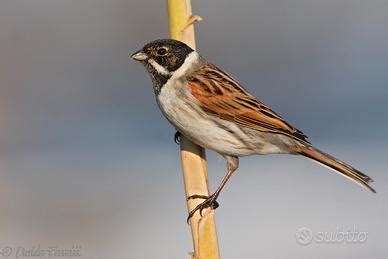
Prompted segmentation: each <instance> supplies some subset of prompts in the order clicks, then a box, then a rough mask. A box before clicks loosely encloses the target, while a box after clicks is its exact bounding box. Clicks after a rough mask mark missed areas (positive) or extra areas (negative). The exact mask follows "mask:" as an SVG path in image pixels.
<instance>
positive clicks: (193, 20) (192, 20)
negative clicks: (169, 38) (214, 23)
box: [181, 15, 203, 32]
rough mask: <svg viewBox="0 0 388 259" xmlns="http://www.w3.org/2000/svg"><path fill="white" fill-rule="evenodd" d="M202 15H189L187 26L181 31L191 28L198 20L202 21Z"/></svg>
mask: <svg viewBox="0 0 388 259" xmlns="http://www.w3.org/2000/svg"><path fill="white" fill-rule="evenodd" d="M202 20H203V19H202V17H201V16H198V15H192V16H190V17H189V19H188V20H187V23H186V25H185V27H183V29H182V30H181V32H184V31H185V30H187V28H189V27H190V26H191V25H193V24H194V23H197V22H200V21H202Z"/></svg>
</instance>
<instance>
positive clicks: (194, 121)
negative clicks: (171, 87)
mask: <svg viewBox="0 0 388 259" xmlns="http://www.w3.org/2000/svg"><path fill="white" fill-rule="evenodd" d="M164 90H166V89H164ZM192 98H193V97H192V96H190V95H186V94H185V93H179V92H173V91H170V92H167V91H165V92H163V89H162V91H161V93H160V94H159V96H158V97H157V100H158V104H159V107H160V109H161V111H162V113H163V114H164V115H165V117H166V118H167V119H168V120H169V121H170V122H171V123H172V124H173V125H174V127H175V128H176V129H177V130H178V131H180V132H181V133H182V134H183V135H185V136H186V137H187V138H189V139H190V140H191V141H193V142H194V143H196V144H198V145H200V146H202V147H204V148H208V149H211V150H214V151H216V152H218V153H220V154H225V155H234V156H246V155H252V154H269V153H282V151H281V150H280V149H279V147H278V146H276V145H273V144H272V143H271V141H270V140H269V139H268V138H269V137H270V136H269V135H268V134H267V133H264V132H259V131H254V130H251V129H246V128H243V127H240V126H238V125H237V124H235V123H233V122H229V121H225V120H222V119H220V118H218V117H216V116H213V115H209V114H207V113H205V112H204V111H203V110H202V109H201V108H200V106H199V104H198V103H197V101H196V100H195V99H192ZM272 135H273V134H272Z"/></svg>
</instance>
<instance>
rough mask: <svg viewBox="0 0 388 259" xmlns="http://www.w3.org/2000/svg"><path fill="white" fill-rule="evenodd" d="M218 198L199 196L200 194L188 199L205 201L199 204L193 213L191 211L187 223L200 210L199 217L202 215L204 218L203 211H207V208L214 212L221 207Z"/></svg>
mask: <svg viewBox="0 0 388 259" xmlns="http://www.w3.org/2000/svg"><path fill="white" fill-rule="evenodd" d="M216 198H217V197H215V195H210V196H206V195H199V194H194V195H191V196H189V197H187V200H191V199H205V200H204V201H203V202H201V203H200V204H198V205H197V207H195V208H194V209H193V210H192V211H190V213H189V216H188V217H187V223H189V221H190V219H191V217H192V216H193V215H194V213H195V212H196V211H198V210H199V215H201V217H202V216H203V215H202V211H203V210H204V209H207V208H211V209H213V210H215V209H217V208H218V207H219V206H220V204H219V203H218V202H217V201H216Z"/></svg>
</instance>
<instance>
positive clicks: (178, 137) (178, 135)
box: [174, 131, 182, 145]
mask: <svg viewBox="0 0 388 259" xmlns="http://www.w3.org/2000/svg"><path fill="white" fill-rule="evenodd" d="M181 137H182V133H180V132H179V131H177V132H175V134H174V141H175V143H176V144H177V145H179V144H180V143H181Z"/></svg>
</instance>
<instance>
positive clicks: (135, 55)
mask: <svg viewBox="0 0 388 259" xmlns="http://www.w3.org/2000/svg"><path fill="white" fill-rule="evenodd" d="M147 58H148V56H147V54H145V53H144V52H143V51H142V50H139V51H137V52H135V53H133V54H132V55H131V59H133V60H137V61H144V60H146V59H147Z"/></svg>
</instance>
